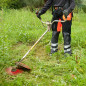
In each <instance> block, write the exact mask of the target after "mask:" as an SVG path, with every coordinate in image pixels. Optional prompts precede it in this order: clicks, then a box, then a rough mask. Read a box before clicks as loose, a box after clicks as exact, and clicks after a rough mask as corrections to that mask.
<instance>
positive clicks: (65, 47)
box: [64, 44, 71, 53]
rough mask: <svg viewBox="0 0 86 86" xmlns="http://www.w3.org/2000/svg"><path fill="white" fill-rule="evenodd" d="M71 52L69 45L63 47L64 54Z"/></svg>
mask: <svg viewBox="0 0 86 86" xmlns="http://www.w3.org/2000/svg"><path fill="white" fill-rule="evenodd" d="M67 52H71V46H70V44H69V45H64V53H67Z"/></svg>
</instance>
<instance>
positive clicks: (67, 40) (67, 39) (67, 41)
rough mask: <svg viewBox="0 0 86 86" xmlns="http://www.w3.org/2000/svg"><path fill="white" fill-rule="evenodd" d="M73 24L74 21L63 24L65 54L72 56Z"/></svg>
mask: <svg viewBox="0 0 86 86" xmlns="http://www.w3.org/2000/svg"><path fill="white" fill-rule="evenodd" d="M71 23H72V21H67V22H65V23H63V24H62V33H63V38H64V53H68V54H70V55H71V53H72V52H71Z"/></svg>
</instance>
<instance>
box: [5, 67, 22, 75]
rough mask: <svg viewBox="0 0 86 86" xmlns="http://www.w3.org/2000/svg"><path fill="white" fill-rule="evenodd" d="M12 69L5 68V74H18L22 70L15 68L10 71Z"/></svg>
mask: <svg viewBox="0 0 86 86" xmlns="http://www.w3.org/2000/svg"><path fill="white" fill-rule="evenodd" d="M12 69H13V67H9V68H6V72H7V74H9V75H18V74H20V73H22V72H23V70H22V69H18V68H16V69H15V71H12Z"/></svg>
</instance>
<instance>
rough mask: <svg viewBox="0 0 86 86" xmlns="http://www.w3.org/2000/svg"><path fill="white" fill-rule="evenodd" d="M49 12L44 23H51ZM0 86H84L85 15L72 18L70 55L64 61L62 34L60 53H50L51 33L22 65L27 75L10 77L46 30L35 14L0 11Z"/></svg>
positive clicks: (85, 56) (21, 11)
mask: <svg viewBox="0 0 86 86" xmlns="http://www.w3.org/2000/svg"><path fill="white" fill-rule="evenodd" d="M51 18H52V15H51V13H50V12H49V11H48V12H47V13H46V14H44V15H43V16H42V19H43V21H50V20H51ZM0 19H1V20H0V32H1V34H0V86H85V84H86V71H85V69H86V61H85V59H86V52H85V51H86V35H85V33H86V25H85V21H86V14H83V13H79V14H74V18H73V24H72V34H71V36H72V43H71V45H72V51H73V55H72V56H68V57H67V58H64V55H63V52H64V51H63V38H62V33H61V34H60V37H59V51H58V52H57V53H55V54H54V55H53V56H49V53H50V40H51V36H52V32H48V33H47V34H46V35H45V36H44V37H43V38H42V40H41V41H40V42H39V43H38V45H37V46H36V47H35V48H34V49H33V50H32V51H31V52H30V54H29V55H28V56H27V58H26V59H24V61H23V63H25V64H26V65H29V66H30V68H31V69H32V70H31V71H30V72H24V73H23V74H19V75H17V76H10V75H8V74H7V73H6V72H5V69H6V68H7V67H9V66H14V65H15V64H14V63H15V62H17V61H19V60H20V59H21V58H22V57H23V55H24V54H25V53H26V52H27V51H28V50H29V49H30V47H31V46H32V45H33V44H34V43H35V41H36V40H37V39H38V38H39V37H40V36H41V35H42V34H43V32H44V31H45V30H46V28H44V27H43V26H42V24H41V22H40V20H39V19H38V18H37V17H36V15H35V12H33V13H32V12H30V11H29V10H26V9H21V10H3V12H2V11H0Z"/></svg>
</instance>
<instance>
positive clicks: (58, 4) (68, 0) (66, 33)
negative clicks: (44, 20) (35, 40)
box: [37, 0, 75, 55]
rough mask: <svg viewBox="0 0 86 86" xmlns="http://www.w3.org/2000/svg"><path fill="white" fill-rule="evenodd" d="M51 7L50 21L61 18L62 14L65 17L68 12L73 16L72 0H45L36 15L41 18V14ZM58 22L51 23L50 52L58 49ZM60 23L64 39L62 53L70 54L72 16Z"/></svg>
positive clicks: (73, 3)
mask: <svg viewBox="0 0 86 86" xmlns="http://www.w3.org/2000/svg"><path fill="white" fill-rule="evenodd" d="M51 6H52V7H53V11H52V15H53V17H52V21H54V20H63V15H64V16H65V18H66V19H67V17H68V16H69V14H70V13H71V16H72V17H73V10H74V8H75V1H74V0H47V2H46V3H45V5H44V7H43V8H42V9H41V10H40V11H39V12H38V13H37V17H38V18H39V19H41V15H42V14H44V13H45V12H46V11H47V10H48V9H49V8H50V7H51ZM58 25H59V22H58V23H57V22H55V23H53V24H52V38H51V54H53V53H55V52H57V50H58V38H59V34H60V31H58V30H57V27H58ZM61 25H62V35H63V39H64V54H66V53H67V54H69V55H71V54H72V50H71V25H72V18H71V20H68V21H66V22H63V23H61Z"/></svg>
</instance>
